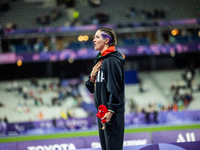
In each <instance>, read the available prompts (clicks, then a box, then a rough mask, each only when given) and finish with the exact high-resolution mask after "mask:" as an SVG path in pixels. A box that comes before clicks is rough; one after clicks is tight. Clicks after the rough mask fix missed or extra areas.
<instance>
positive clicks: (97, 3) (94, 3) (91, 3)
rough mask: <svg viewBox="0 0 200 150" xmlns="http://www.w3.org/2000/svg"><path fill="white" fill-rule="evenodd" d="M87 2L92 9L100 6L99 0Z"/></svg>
mask: <svg viewBox="0 0 200 150" xmlns="http://www.w3.org/2000/svg"><path fill="white" fill-rule="evenodd" d="M88 2H89V4H90V5H91V6H93V7H99V6H100V5H101V0H88Z"/></svg>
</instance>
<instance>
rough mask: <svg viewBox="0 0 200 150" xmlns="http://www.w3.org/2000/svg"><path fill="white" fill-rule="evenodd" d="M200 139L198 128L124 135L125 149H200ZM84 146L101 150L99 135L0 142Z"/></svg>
mask: <svg viewBox="0 0 200 150" xmlns="http://www.w3.org/2000/svg"><path fill="white" fill-rule="evenodd" d="M199 139H200V130H198V129H195V130H176V131H162V132H153V133H152V136H151V135H150V133H148V132H144V133H128V134H125V137H124V150H130V149H131V150H139V149H141V150H145V149H152V150H166V149H170V150H185V149H187V150H200V141H199ZM164 143H166V144H164ZM167 143H173V144H167ZM84 148H88V150H99V148H100V142H99V137H98V136H89V137H74V138H60V139H48V140H36V141H23V142H12V143H0V150H3V149H6V150H72V149H73V150H74V149H84Z"/></svg>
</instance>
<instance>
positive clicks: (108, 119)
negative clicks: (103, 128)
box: [101, 111, 113, 123]
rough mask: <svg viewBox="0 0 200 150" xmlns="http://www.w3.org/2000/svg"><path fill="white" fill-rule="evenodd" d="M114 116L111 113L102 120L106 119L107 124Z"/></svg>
mask: <svg viewBox="0 0 200 150" xmlns="http://www.w3.org/2000/svg"><path fill="white" fill-rule="evenodd" d="M112 115H113V113H112V112H110V111H109V112H107V113H106V114H105V115H104V117H103V118H101V120H103V119H106V122H107V123H109V122H110V120H111V117H112Z"/></svg>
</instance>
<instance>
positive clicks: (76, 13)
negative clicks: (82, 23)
mask: <svg viewBox="0 0 200 150" xmlns="http://www.w3.org/2000/svg"><path fill="white" fill-rule="evenodd" d="M79 18H80V14H79V11H78V10H74V12H73V14H72V21H71V26H74V25H76V23H77V22H78V20H79Z"/></svg>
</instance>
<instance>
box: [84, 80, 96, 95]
mask: <svg viewBox="0 0 200 150" xmlns="http://www.w3.org/2000/svg"><path fill="white" fill-rule="evenodd" d="M85 86H86V87H87V89H88V90H89V91H90V93H94V82H92V81H91V80H90V76H89V79H88V80H87V81H86V82H85Z"/></svg>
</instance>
